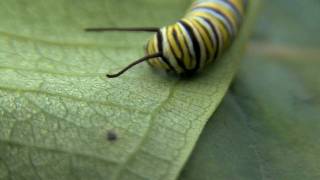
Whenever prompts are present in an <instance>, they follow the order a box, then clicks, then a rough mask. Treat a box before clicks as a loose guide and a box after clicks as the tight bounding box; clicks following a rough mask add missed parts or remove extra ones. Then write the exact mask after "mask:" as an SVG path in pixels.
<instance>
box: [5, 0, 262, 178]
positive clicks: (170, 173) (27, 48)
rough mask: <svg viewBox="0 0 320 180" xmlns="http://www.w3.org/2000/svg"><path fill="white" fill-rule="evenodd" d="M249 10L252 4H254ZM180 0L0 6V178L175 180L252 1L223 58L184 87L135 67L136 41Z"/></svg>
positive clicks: (234, 60)
mask: <svg viewBox="0 0 320 180" xmlns="http://www.w3.org/2000/svg"><path fill="white" fill-rule="evenodd" d="M255 2H256V1H255ZM190 4H191V1H185V0H176V1H171V0H161V1H157V0H136V1H119V0H108V1H100V0H91V1H88V0H77V1H65V0H46V1H41V0H32V1H18V0H10V1H3V2H1V3H0V23H1V25H0V105H1V106H0V179H32V180H35V179H59V180H60V179H68V180H70V179H166V180H167V179H175V178H176V176H177V175H178V173H179V171H180V169H181V168H182V166H183V165H184V163H185V161H186V159H187V158H188V156H189V154H190V153H191V150H192V148H193V146H194V144H195V142H196V140H197V138H198V136H199V134H200V132H201V130H202V128H203V126H204V124H205V123H206V121H207V120H208V118H209V117H210V116H211V114H212V113H213V111H214V110H215V109H216V107H217V105H218V104H219V102H220V101H221V99H222V97H223V96H224V94H225V93H226V91H227V88H228V86H229V84H230V82H231V79H232V77H233V75H234V73H235V71H236V69H237V67H238V62H239V61H238V60H239V59H240V58H241V56H240V55H241V54H242V53H241V52H242V49H243V46H244V43H245V41H246V39H247V36H248V34H249V28H250V26H251V23H252V19H253V16H254V14H253V12H254V10H255V3H253V4H252V7H250V12H249V15H248V20H247V21H246V24H245V25H244V28H243V31H242V33H241V35H240V37H239V38H238V39H237V41H236V42H235V44H234V46H233V47H232V48H231V49H230V50H229V52H228V53H227V54H226V55H225V56H224V57H223V59H220V60H219V61H217V62H216V63H214V64H213V65H211V66H209V67H208V68H206V70H205V71H204V72H203V73H201V74H199V75H197V76H196V77H194V78H192V79H181V78H178V77H172V76H170V77H169V76H163V75H160V74H157V73H155V72H153V71H152V70H151V69H150V68H149V67H148V66H147V65H145V64H144V65H141V66H138V67H136V68H134V69H132V70H131V71H130V72H128V73H127V74H125V75H124V76H122V77H120V78H117V79H106V78H105V73H107V72H114V71H117V70H119V69H120V68H122V67H124V66H125V65H126V64H128V63H129V62H131V61H132V60H134V59H136V58H138V57H141V56H142V55H143V45H144V43H145V42H146V41H147V39H148V38H149V37H150V34H146V33H116V32H113V33H103V34H100V33H96V34H94V33H91V34H90V33H85V32H84V31H83V29H84V28H86V27H95V26H163V25H165V24H168V23H172V22H175V20H177V19H178V18H179V17H181V16H182V15H183V14H184V12H185V10H186V9H187V8H188V7H189V6H190Z"/></svg>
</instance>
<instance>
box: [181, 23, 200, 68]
mask: <svg viewBox="0 0 320 180" xmlns="http://www.w3.org/2000/svg"><path fill="white" fill-rule="evenodd" d="M178 25H179V27H180V28H181V31H182V32H183V37H185V38H186V41H187V46H188V47H189V48H188V49H189V50H190V54H191V56H192V57H191V59H190V61H191V67H187V69H193V68H195V66H196V61H195V59H196V55H195V52H194V48H193V44H192V40H191V39H190V36H189V33H188V32H187V30H186V29H185V28H184V26H183V25H182V24H181V23H180V22H178Z"/></svg>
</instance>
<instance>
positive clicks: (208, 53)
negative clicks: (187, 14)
mask: <svg viewBox="0 0 320 180" xmlns="http://www.w3.org/2000/svg"><path fill="white" fill-rule="evenodd" d="M194 20H195V21H197V23H198V25H199V26H200V28H202V30H204V31H205V33H206V35H207V37H209V39H210V42H211V45H213V40H212V39H211V36H210V33H209V31H208V29H207V28H206V27H205V26H203V24H201V22H200V21H198V20H197V19H194ZM200 36H201V38H202V41H203V45H204V47H205V50H206V57H207V58H206V59H205V62H208V60H209V59H210V56H211V54H210V52H209V50H208V49H209V47H207V45H206V43H205V38H204V37H203V35H202V34H201V33H200Z"/></svg>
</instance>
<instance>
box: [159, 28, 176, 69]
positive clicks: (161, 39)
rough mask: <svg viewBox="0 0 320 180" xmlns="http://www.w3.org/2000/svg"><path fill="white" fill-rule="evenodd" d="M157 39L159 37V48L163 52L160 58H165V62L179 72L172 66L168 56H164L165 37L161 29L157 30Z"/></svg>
mask: <svg viewBox="0 0 320 180" xmlns="http://www.w3.org/2000/svg"><path fill="white" fill-rule="evenodd" d="M157 39H158V50H159V53H161V54H162V56H161V57H160V58H161V59H162V60H163V62H165V63H166V64H167V65H168V66H169V68H170V69H171V70H172V71H174V72H176V73H177V71H176V69H175V68H174V67H173V66H172V64H171V63H170V61H169V60H168V59H167V58H166V57H164V54H163V37H162V33H161V31H159V32H157Z"/></svg>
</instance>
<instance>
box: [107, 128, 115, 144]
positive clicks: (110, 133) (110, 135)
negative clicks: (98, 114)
mask: <svg viewBox="0 0 320 180" xmlns="http://www.w3.org/2000/svg"><path fill="white" fill-rule="evenodd" d="M107 139H108V141H110V142H114V141H116V140H117V139H118V135H117V133H116V132H115V131H113V130H109V131H108V132H107Z"/></svg>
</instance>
